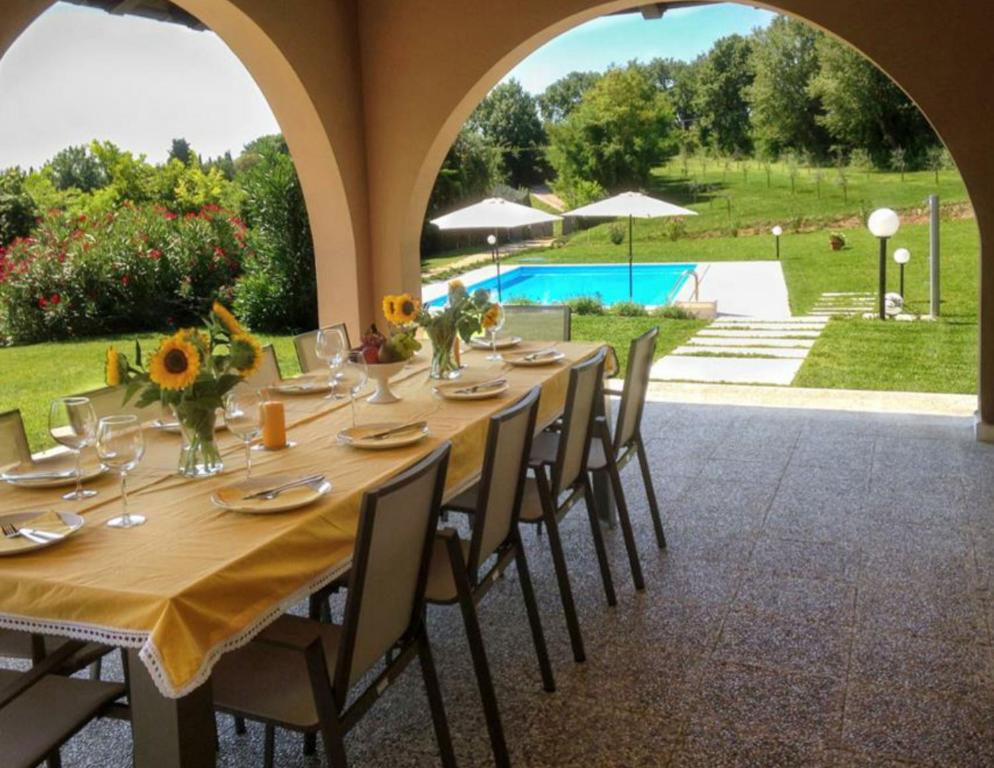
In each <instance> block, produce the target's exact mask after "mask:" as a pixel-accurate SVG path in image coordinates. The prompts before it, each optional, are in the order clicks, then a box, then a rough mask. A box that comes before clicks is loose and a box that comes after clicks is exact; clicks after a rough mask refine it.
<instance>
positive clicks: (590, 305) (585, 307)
mask: <svg viewBox="0 0 994 768" xmlns="http://www.w3.org/2000/svg"><path fill="white" fill-rule="evenodd" d="M566 303H567V304H568V305H569V308H570V309H571V310H573V314H576V315H603V314H604V312H605V309H604V301H603V300H602V299H601V297H600V296H574V297H573V298H571V299H568V300H567V301H566Z"/></svg>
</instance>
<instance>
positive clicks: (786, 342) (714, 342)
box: [687, 336, 815, 349]
mask: <svg viewBox="0 0 994 768" xmlns="http://www.w3.org/2000/svg"><path fill="white" fill-rule="evenodd" d="M814 343H815V342H814V340H813V339H753V338H743V339H729V338H725V337H718V338H710V339H709V338H701V337H700V336H694V337H693V338H692V339H690V340H689V341H688V342H687V344H689V345H692V346H695V347H698V346H699V347H758V346H763V347H785V348H789V347H795V348H797V349H811V347H812V346H814Z"/></svg>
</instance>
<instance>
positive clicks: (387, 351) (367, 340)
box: [359, 324, 421, 365]
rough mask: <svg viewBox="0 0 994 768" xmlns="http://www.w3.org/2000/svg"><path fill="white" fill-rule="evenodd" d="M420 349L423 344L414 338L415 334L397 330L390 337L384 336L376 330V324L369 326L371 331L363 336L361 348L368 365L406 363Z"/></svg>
mask: <svg viewBox="0 0 994 768" xmlns="http://www.w3.org/2000/svg"><path fill="white" fill-rule="evenodd" d="M419 349H421V344H420V343H419V342H418V341H417V340H416V339H415V338H414V334H413V333H410V332H408V331H406V330H397V331H394V332H393V333H391V334H390V335H389V336H384V335H383V334H382V333H380V332H379V331H378V330H377V329H376V325H375V324H374V325H371V326H369V330H367V331H366V332H365V333H364V334H363V335H362V342H361V344H360V346H359V351H360V352H361V353H362V357H363V359H364V360H365V361H366V365H385V364H387V363H401V362H405V361H406V360H410V359H411V357H413V356H414V353H415V352H417V351H418V350H419Z"/></svg>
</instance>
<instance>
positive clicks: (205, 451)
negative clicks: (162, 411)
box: [173, 408, 224, 478]
mask: <svg viewBox="0 0 994 768" xmlns="http://www.w3.org/2000/svg"><path fill="white" fill-rule="evenodd" d="M173 413H174V414H175V415H176V420H177V421H178V422H179V428H180V432H181V433H182V434H183V447H182V448H180V453H179V468H178V471H179V474H181V475H182V476H183V477H194V478H196V477H213V476H214V475H216V474H218V473H219V472H220V471H221V470H222V469H224V462H222V461H221V451H220V450H218V447H217V439H216V436H215V432H214V427H215V424H216V422H217V409H216V408H209V409H208V408H196V409H185V408H184V409H177V408H174V409H173Z"/></svg>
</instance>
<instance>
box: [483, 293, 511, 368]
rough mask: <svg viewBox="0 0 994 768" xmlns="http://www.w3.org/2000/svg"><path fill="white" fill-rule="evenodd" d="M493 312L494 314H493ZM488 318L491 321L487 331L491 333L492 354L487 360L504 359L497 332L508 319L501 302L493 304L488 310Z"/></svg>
mask: <svg viewBox="0 0 994 768" xmlns="http://www.w3.org/2000/svg"><path fill="white" fill-rule="evenodd" d="M491 313H493V314H492V315H491ZM486 318H487V321H488V323H489V324H488V325H487V333H489V334H490V354H489V355H487V360H503V359H504V358H503V356H502V355H501V353H500V352H498V351H497V332H498V331H500V329H501V328H503V327H504V322H505V320H506V317H505V315H504V307H502V306H501V305H500V304H492V305H491V306H490V309H488V310H487V315H486Z"/></svg>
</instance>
